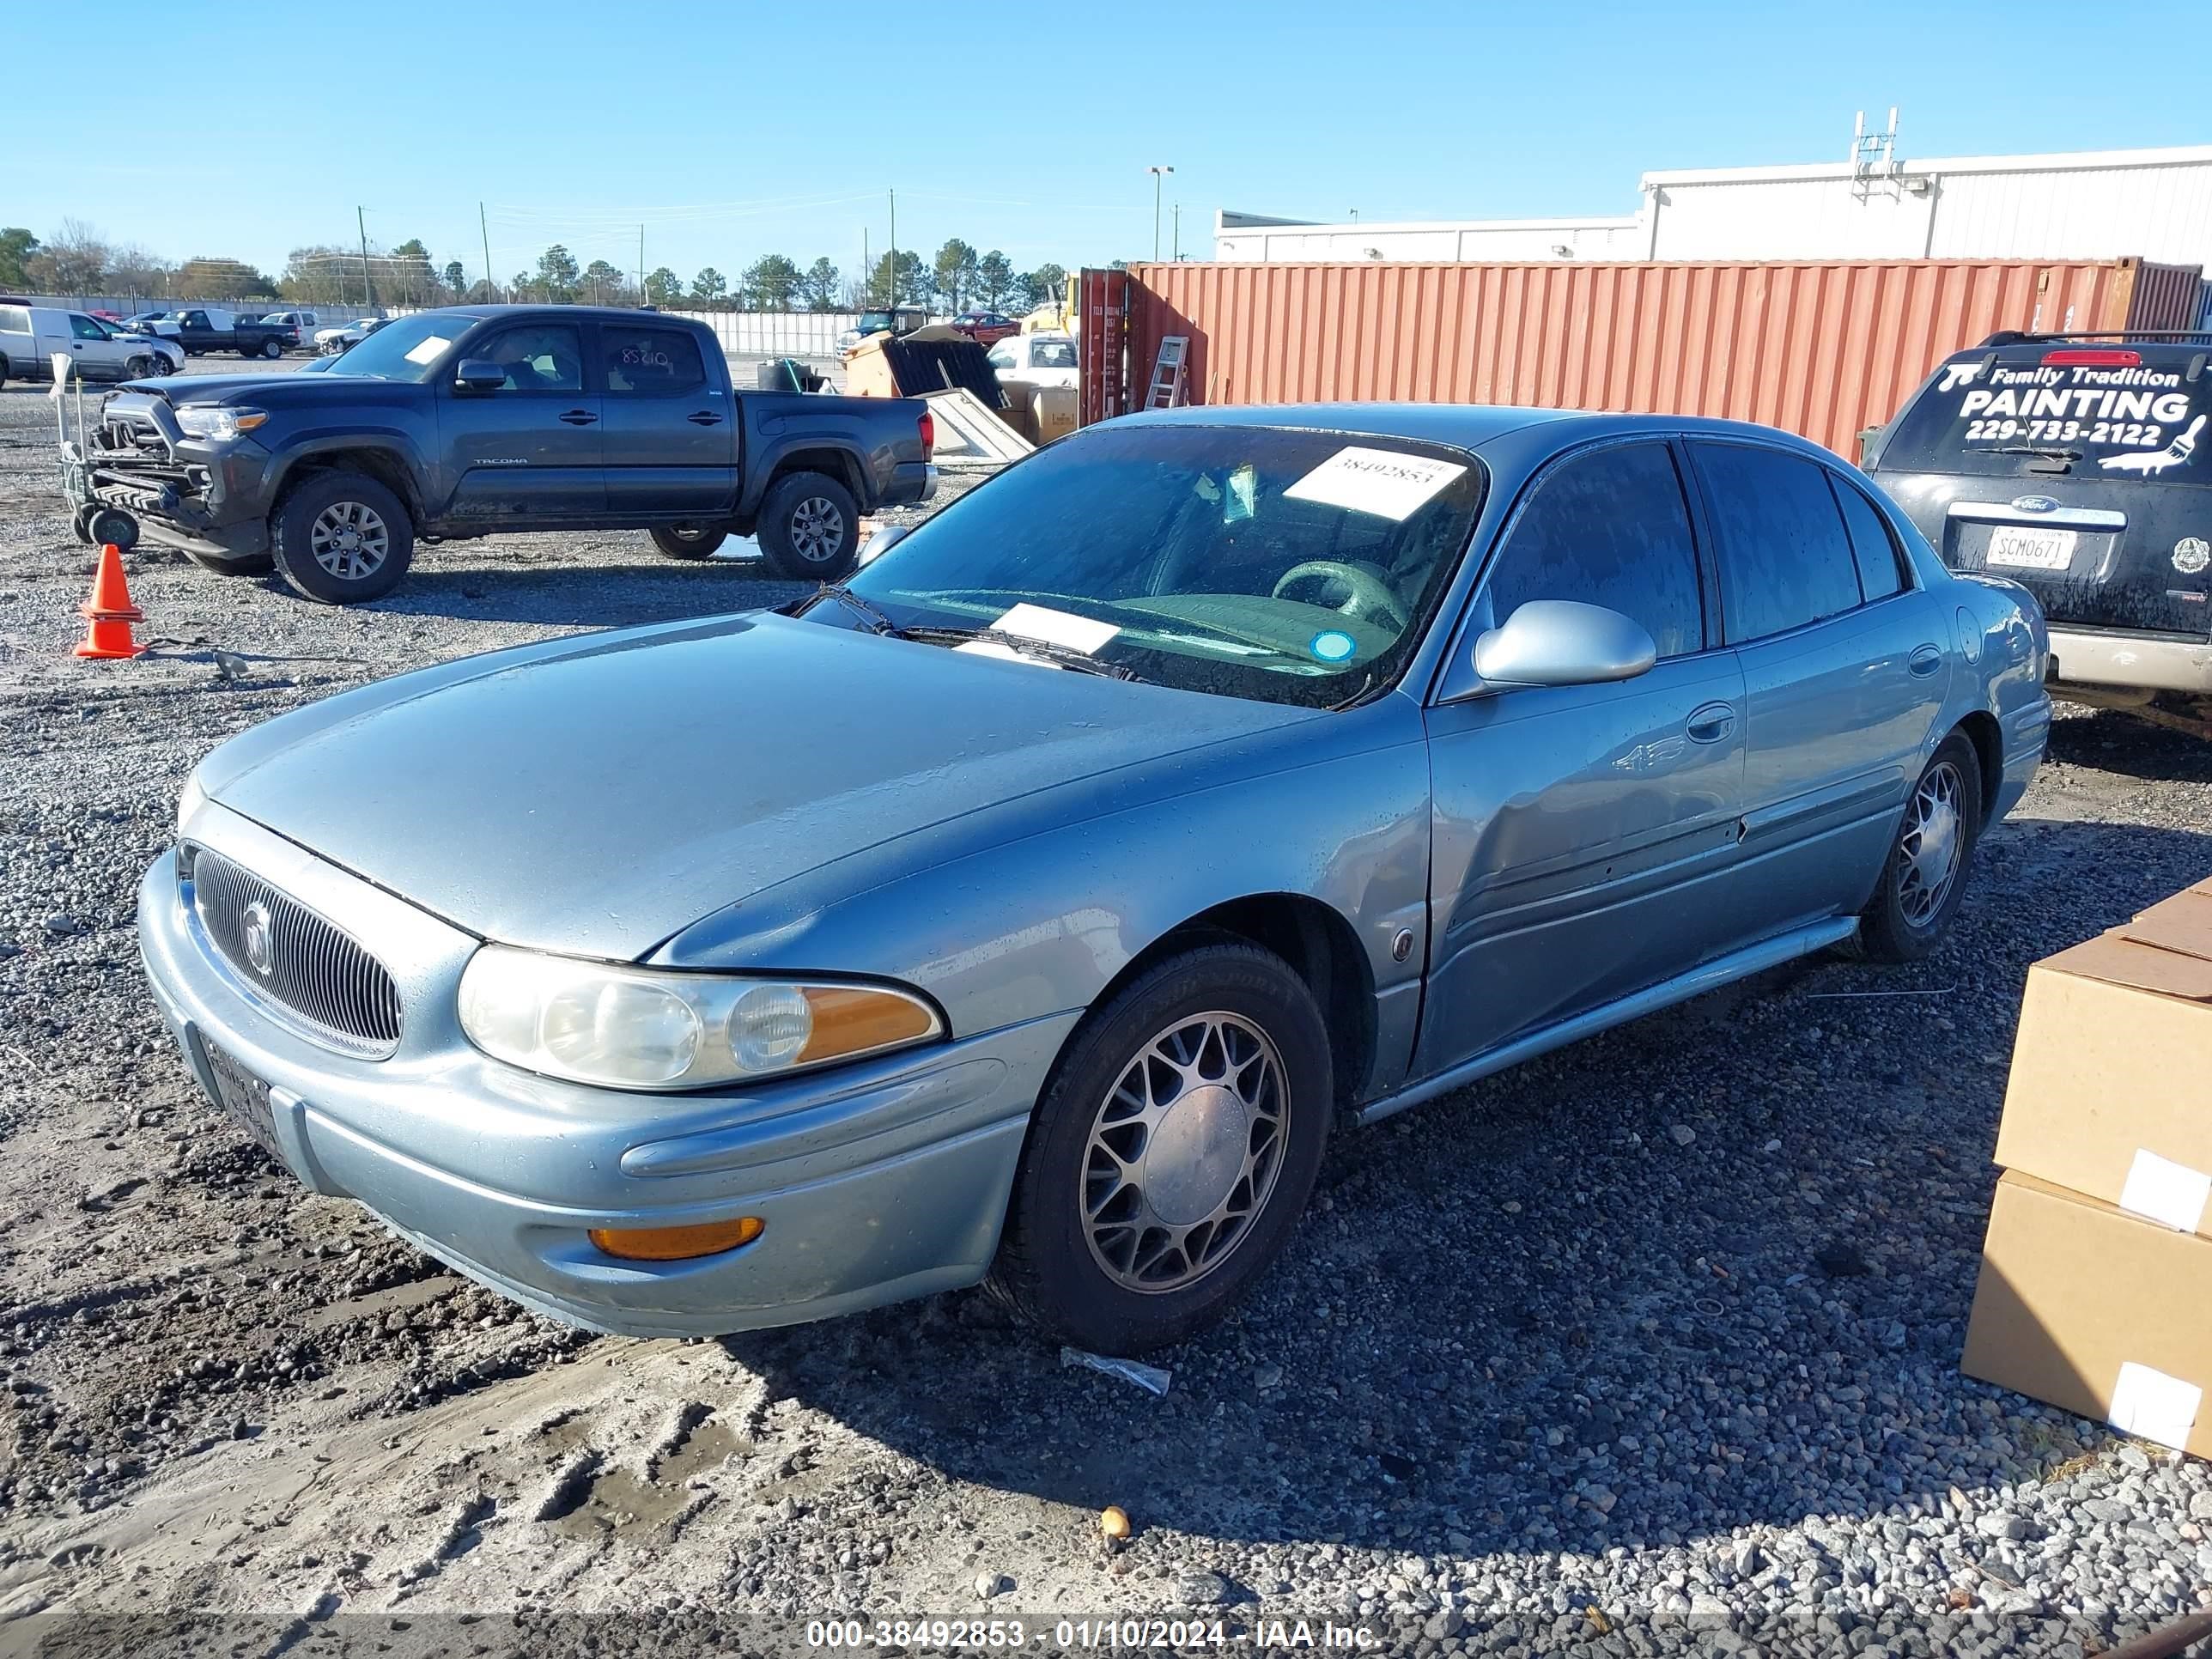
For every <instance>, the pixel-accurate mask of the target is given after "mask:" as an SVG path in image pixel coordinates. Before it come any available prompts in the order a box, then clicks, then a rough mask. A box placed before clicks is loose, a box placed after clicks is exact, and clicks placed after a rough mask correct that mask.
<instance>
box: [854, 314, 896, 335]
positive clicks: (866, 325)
mask: <svg viewBox="0 0 2212 1659" xmlns="http://www.w3.org/2000/svg"><path fill="white" fill-rule="evenodd" d="M890 325H891V314H890V312H888V311H864V312H862V313H860V322H859V323H858V324H857V325H856V326H857V327H858V328H859V330H860V332H861V333H863V334H884V333H888V332H889V331H890Z"/></svg>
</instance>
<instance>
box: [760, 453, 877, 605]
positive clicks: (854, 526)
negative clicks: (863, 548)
mask: <svg viewBox="0 0 2212 1659" xmlns="http://www.w3.org/2000/svg"><path fill="white" fill-rule="evenodd" d="M760 544H761V551H762V552H763V553H765V554H767V555H768V562H769V567H770V568H772V569H774V570H775V574H777V575H779V576H781V577H783V578H785V579H786V580H790V581H796V582H834V581H842V580H844V579H845V578H846V577H848V576H849V575H851V574H853V572H854V570H856V569H858V568H860V506H859V504H858V503H857V502H855V501H854V500H853V492H852V491H851V490H849V489H847V488H846V487H845V486H844V485H843V484H842V483H839V482H838V481H837V480H836V479H835V478H833V477H830V476H829V474H828V473H826V472H793V473H792V474H791V475H790V476H788V477H784V478H780V479H778V480H777V481H776V482H775V484H773V485H772V486H770V488H769V492H768V499H767V500H766V501H763V503H762V504H761V516H760Z"/></svg>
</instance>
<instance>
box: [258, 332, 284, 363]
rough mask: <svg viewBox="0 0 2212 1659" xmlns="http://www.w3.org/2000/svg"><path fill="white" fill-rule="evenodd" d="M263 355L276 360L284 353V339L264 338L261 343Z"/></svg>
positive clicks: (272, 360)
mask: <svg viewBox="0 0 2212 1659" xmlns="http://www.w3.org/2000/svg"><path fill="white" fill-rule="evenodd" d="M261 355H262V356H264V357H266V358H268V359H269V360H270V362H275V361H276V359H277V358H279V357H281V356H283V355H284V343H283V341H282V340H279V339H276V338H274V337H271V338H269V339H266V340H264V341H263V342H262V343H261Z"/></svg>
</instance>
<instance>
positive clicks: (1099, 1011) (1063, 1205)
mask: <svg viewBox="0 0 2212 1659" xmlns="http://www.w3.org/2000/svg"><path fill="white" fill-rule="evenodd" d="M1161 1091H1171V1092H1170V1093H1169V1094H1168V1097H1167V1099H1166V1101H1165V1103H1164V1105H1163V1104H1162V1103H1161V1102H1160V1100H1159V1098H1158V1097H1159V1094H1160V1092H1161ZM1333 1095H1334V1090H1333V1087H1332V1073H1331V1070H1330V1065H1329V1048H1328V1028H1327V1026H1326V1025H1325V1024H1323V1022H1322V1015H1321V1010H1320V1009H1319V1007H1317V1006H1316V1005H1315V1002H1314V999H1313V994H1312V993H1311V992H1310V991H1309V990H1308V989H1307V988H1306V986H1305V983H1304V981H1302V980H1301V979H1299V977H1298V976H1297V974H1295V973H1293V972H1292V971H1291V967H1290V964H1289V963H1285V961H1284V960H1283V959H1282V958H1281V957H1278V956H1275V955H1273V953H1272V952H1270V951H1262V950H1261V949H1259V948H1258V947H1257V946H1255V945H1249V944H1246V943H1244V942H1243V941H1242V940H1235V941H1231V940H1228V939H1223V940H1221V941H1220V942H1218V943H1194V945H1193V947H1192V948H1191V949H1189V950H1188V951H1179V952H1177V953H1176V955H1174V956H1172V957H1168V958H1166V959H1165V960H1164V961H1162V962H1159V963H1156V964H1155V965H1154V966H1152V968H1150V969H1146V971H1145V972H1144V973H1142V974H1140V975H1138V976H1137V977H1136V978H1135V979H1134V980H1133V981H1130V983H1129V984H1127V986H1124V987H1122V988H1121V990H1120V991H1118V992H1116V993H1115V994H1114V995H1113V996H1112V997H1111V998H1110V999H1109V1000H1106V1001H1105V1002H1103V1003H1101V1004H1100V1005H1099V1006H1097V1007H1095V1008H1093V1009H1092V1010H1091V1012H1090V1013H1088V1014H1087V1015H1085V1018H1084V1020H1083V1022H1082V1024H1079V1026H1077V1027H1076V1029H1075V1032H1074V1034H1073V1036H1070V1037H1069V1039H1068V1042H1067V1045H1066V1048H1063V1049H1062V1050H1061V1051H1060V1058H1059V1060H1057V1061H1055V1062H1054V1066H1053V1069H1052V1075H1051V1077H1050V1078H1049V1079H1048V1080H1047V1082H1046V1084H1045V1087H1044V1091H1043V1092H1042V1094H1041V1095H1039V1096H1038V1097H1037V1103H1036V1111H1035V1113H1034V1114H1033V1115H1032V1116H1031V1118H1030V1129H1029V1135H1028V1138H1027V1139H1026V1140H1025V1142H1024V1145H1023V1147H1022V1156H1021V1162H1020V1164H1019V1165H1018V1169H1017V1171H1016V1174H1015V1178H1014V1188H1013V1196H1012V1201H1011V1202H1010V1204H1009V1205H1008V1206H1007V1212H1006V1228H1005V1231H1004V1232H1003V1234H1002V1235H1001V1237H1000V1243H999V1252H998V1256H997V1259H996V1260H995V1261H994V1262H993V1263H992V1266H991V1271H990V1275H989V1278H988V1279H987V1280H986V1284H987V1286H988V1287H989V1290H990V1291H991V1293H992V1294H993V1295H994V1297H997V1298H998V1299H999V1300H1000V1301H1001V1302H1003V1303H1005V1304H1006V1305H1007V1306H1009V1307H1010V1308H1012V1310H1014V1312H1015V1313H1016V1314H1017V1315H1018V1316H1020V1317H1021V1318H1022V1319H1023V1320H1024V1321H1025V1322H1028V1323H1030V1324H1031V1325H1034V1326H1036V1327H1037V1328H1040V1329H1042V1330H1045V1331H1048V1332H1050V1333H1051V1334H1053V1335H1054V1336H1056V1337H1058V1338H1060V1339H1061V1340H1064V1341H1067V1342H1072V1343H1073V1344H1075V1345H1076V1346H1079V1347H1083V1348H1088V1349H1090V1350H1091V1351H1092V1352H1096V1353H1108V1354H1138V1353H1143V1352H1147V1351H1148V1350H1151V1349H1153V1348H1158V1347H1161V1346H1164V1345H1166V1344H1169V1343H1172V1342H1179V1341H1182V1340H1183V1339H1184V1338H1186V1337H1188V1336H1190V1335H1191V1334H1193V1333H1194V1332H1196V1331H1199V1330H1200V1329H1203V1328H1205V1327H1206V1326H1208V1325H1210V1324H1212V1323H1213V1322H1214V1321H1216V1320H1218V1319H1219V1318H1220V1317H1221V1316H1223V1315H1224V1314H1225V1313H1226V1312H1228V1310H1230V1308H1231V1307H1232V1306H1233V1305H1234V1304H1236V1303H1237V1300H1238V1299H1239V1298H1240V1297H1243V1295H1244V1293H1245V1292H1246V1291H1249V1289H1250V1288H1251V1287H1252V1285H1253V1284H1254V1283H1255V1281H1256V1280H1257V1279H1259V1278H1260V1276H1261V1274H1262V1273H1265V1272H1266V1271H1267V1267H1269V1265H1270V1264H1271V1263H1272V1262H1273V1261H1274V1259H1275V1257H1276V1256H1277V1255H1279V1254H1281V1252H1282V1249H1283V1246H1284V1244H1285V1242H1286V1241H1287V1240H1288V1238H1289V1237H1290V1234H1291V1229H1292V1228H1293V1227H1294V1226H1296V1225H1297V1218H1298V1216H1299V1214H1300V1213H1301V1212H1303V1211H1304V1208H1305V1206H1306V1200H1307V1199H1308V1198H1309V1197H1310V1195H1311V1194H1312V1191H1313V1184H1314V1177H1315V1175H1316V1172H1317V1171H1318V1170H1319V1169H1320V1167H1321V1154H1322V1146H1323V1145H1324V1144H1325V1143H1326V1141H1327V1139H1328V1124H1329V1117H1330V1114H1331V1112H1332V1110H1333V1109H1334V1098H1333ZM1178 1105H1181V1106H1182V1107H1184V1108H1185V1111H1184V1115H1183V1116H1182V1118H1181V1119H1179V1120H1178V1119H1173V1118H1170V1117H1169V1116H1167V1115H1165V1114H1168V1113H1171V1112H1173V1110H1174V1109H1176V1107H1177V1106H1178ZM1198 1107H1202V1108H1203V1110H1202V1111H1200V1112H1199V1113H1198V1114H1197V1115H1194V1114H1193V1111H1192V1110H1191V1109H1193V1108H1198ZM1225 1115H1226V1120H1227V1121H1225ZM1240 1124H1241V1128H1240ZM1170 1125H1172V1126H1173V1127H1169V1126H1170ZM1209 1132H1210V1133H1209ZM1263 1134H1264V1135H1265V1137H1266V1138H1265V1139H1264V1140H1263V1139H1262V1136H1263ZM1240 1147H1241V1149H1242V1150H1241V1152H1239V1151H1238V1150H1237V1149H1238V1148H1240ZM1170 1149H1172V1150H1174V1151H1176V1152H1181V1153H1183V1154H1185V1156H1183V1157H1182V1158H1177V1159H1176V1160H1174V1161H1172V1162H1170V1163H1169V1164H1167V1165H1166V1167H1165V1168H1164V1170H1161V1171H1158V1172H1157V1173H1156V1172H1154V1171H1153V1170H1152V1167H1151V1166H1152V1159H1153V1158H1155V1157H1157V1156H1158V1155H1159V1154H1160V1153H1161V1152H1165V1151H1168V1150H1170ZM1131 1158H1133V1159H1135V1160H1137V1162H1136V1163H1135V1164H1130V1163H1128V1162H1127V1161H1126V1160H1127V1159H1131ZM1156 1205H1157V1206H1158V1207H1156ZM1240 1206H1241V1211H1240ZM1178 1233H1180V1237H1176V1234H1178ZM1147 1280H1149V1281H1150V1282H1149V1283H1148V1282H1147Z"/></svg>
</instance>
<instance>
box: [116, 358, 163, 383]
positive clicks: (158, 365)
mask: <svg viewBox="0 0 2212 1659" xmlns="http://www.w3.org/2000/svg"><path fill="white" fill-rule="evenodd" d="M167 367H168V363H167V361H166V360H165V359H162V358H159V357H155V356H149V355H147V354H146V353H143V352H141V353H140V354H139V355H138V356H135V357H133V358H131V361H130V362H126V363H125V364H124V365H123V378H124V379H125V380H152V379H154V377H155V376H156V375H157V374H161V372H162V371H163V370H164V369H166V368H167Z"/></svg>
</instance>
